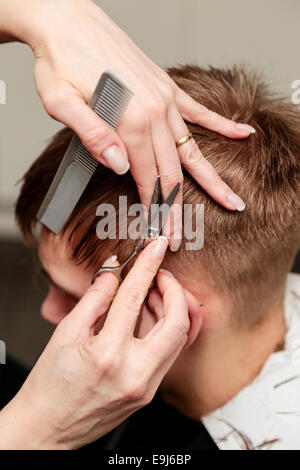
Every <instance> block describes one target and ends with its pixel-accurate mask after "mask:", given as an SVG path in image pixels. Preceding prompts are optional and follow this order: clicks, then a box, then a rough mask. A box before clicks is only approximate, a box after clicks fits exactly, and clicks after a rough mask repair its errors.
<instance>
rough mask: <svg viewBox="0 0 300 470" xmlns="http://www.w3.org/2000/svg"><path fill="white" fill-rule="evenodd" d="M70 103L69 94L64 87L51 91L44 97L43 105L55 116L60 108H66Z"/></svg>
mask: <svg viewBox="0 0 300 470" xmlns="http://www.w3.org/2000/svg"><path fill="white" fill-rule="evenodd" d="M69 101H70V96H69V93H68V92H67V90H66V89H65V88H63V87H62V86H60V87H59V86H58V87H56V89H55V91H53V90H49V91H48V92H46V93H45V94H44V96H43V104H44V107H45V109H46V110H47V112H48V113H49V114H50V115H54V114H55V113H56V112H57V111H58V110H59V109H60V108H62V109H63V108H65V107H66V106H67V105H68V103H69Z"/></svg>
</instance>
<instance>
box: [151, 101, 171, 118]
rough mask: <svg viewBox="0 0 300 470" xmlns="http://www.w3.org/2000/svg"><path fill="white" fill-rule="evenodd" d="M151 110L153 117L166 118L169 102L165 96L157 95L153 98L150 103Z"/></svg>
mask: <svg viewBox="0 0 300 470" xmlns="http://www.w3.org/2000/svg"><path fill="white" fill-rule="evenodd" d="M149 112H150V115H151V118H152V119H154V120H162V119H166V117H167V112H168V107H167V103H166V102H165V100H164V98H163V97H155V98H153V97H152V99H151V103H150V105H149Z"/></svg>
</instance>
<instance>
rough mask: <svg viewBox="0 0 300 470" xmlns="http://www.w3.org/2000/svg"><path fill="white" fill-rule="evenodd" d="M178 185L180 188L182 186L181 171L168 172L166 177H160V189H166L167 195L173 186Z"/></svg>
mask: <svg viewBox="0 0 300 470" xmlns="http://www.w3.org/2000/svg"><path fill="white" fill-rule="evenodd" d="M177 183H179V184H180V187H181V188H182V185H183V173H182V171H181V169H179V170H178V171H170V172H169V173H168V174H167V175H165V176H164V177H162V187H163V188H165V189H166V191H167V192H168V193H169V192H170V191H171V190H172V189H173V188H174V186H175V184H177Z"/></svg>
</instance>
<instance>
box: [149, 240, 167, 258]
mask: <svg viewBox="0 0 300 470" xmlns="http://www.w3.org/2000/svg"><path fill="white" fill-rule="evenodd" d="M167 248H168V239H167V238H166V237H158V239H157V240H155V242H153V247H152V255H153V256H154V258H157V259H160V258H162V257H163V256H164V254H165V252H166V251H167Z"/></svg>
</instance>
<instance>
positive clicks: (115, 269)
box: [92, 242, 142, 283]
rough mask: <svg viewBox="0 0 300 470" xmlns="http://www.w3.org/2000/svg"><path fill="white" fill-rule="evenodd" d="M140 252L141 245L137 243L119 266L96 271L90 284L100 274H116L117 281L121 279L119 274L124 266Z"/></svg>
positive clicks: (104, 267)
mask: <svg viewBox="0 0 300 470" xmlns="http://www.w3.org/2000/svg"><path fill="white" fill-rule="evenodd" d="M141 250H142V246H141V243H140V242H139V243H138V244H137V246H136V247H135V248H134V250H133V251H132V252H131V253H130V255H129V256H127V258H126V259H125V260H124V261H123V263H121V264H120V265H119V266H102V267H101V268H100V269H98V271H96V272H95V273H94V275H93V277H92V283H93V282H94V281H95V279H96V277H97V276H99V275H100V274H102V273H113V274H116V275H117V276H118V277H119V279H121V274H122V271H123V269H124V268H125V266H126V264H128V263H129V261H131V260H132V258H134V257H135V256H136V255H137V254H138V253H139V252H140V251H141Z"/></svg>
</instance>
